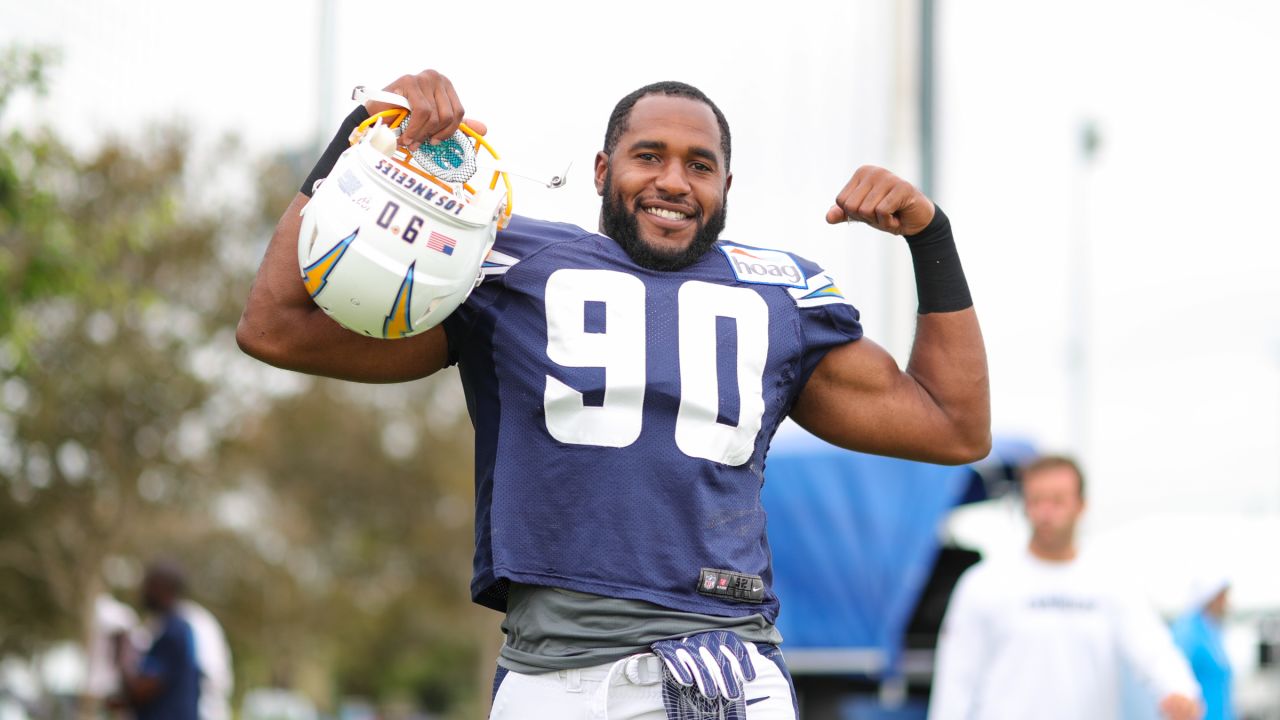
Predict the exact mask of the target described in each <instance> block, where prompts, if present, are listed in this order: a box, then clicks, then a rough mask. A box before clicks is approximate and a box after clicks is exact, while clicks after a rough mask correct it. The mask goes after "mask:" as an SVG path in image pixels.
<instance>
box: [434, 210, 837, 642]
mask: <svg viewBox="0 0 1280 720" xmlns="http://www.w3.org/2000/svg"><path fill="white" fill-rule="evenodd" d="M483 272H484V278H483V280H484V281H483V282H482V283H481V285H480V286H479V287H478V288H476V290H475V292H473V293H472V294H471V297H470V298H468V300H467V302H466V303H465V304H464V305H463V306H462V307H460V308H459V309H458V310H457V311H456V312H454V313H453V315H451V316H450V317H449V319H448V320H446V321H445V330H446V332H447V334H448V338H449V349H450V357H451V361H456V362H457V363H458V364H459V368H460V370H461V376H462V383H463V388H464V391H465V393H466V398H467V407H468V410H469V411H470V413H471V419H472V422H473V424H474V425H475V430H476V555H475V567H474V570H475V576H474V579H473V581H472V586H471V590H472V595H473V597H474V598H475V600H476V602H478V603H480V604H483V605H486V606H488V607H492V608H495V609H498V610H503V609H504V608H505V604H506V587H507V584H508V582H510V581H515V582H520V583H528V584H533V585H547V586H552V587H559V588H565V589H569V590H577V591H581V592H589V593H594V594H597V595H606V596H612V597H621V598H629V599H633V600H644V601H647V602H651V603H655V604H657V605H661V606H664V607H668V608H673V609H676V610H683V611H687V612H698V613H706V614H712V615H721V616H742V615H748V614H751V613H756V612H759V613H763V614H764V615H765V616H766V617H767V618H768V619H769V620H770V621H771V622H772V621H773V620H774V619H775V618H776V616H777V609H778V603H777V599H776V597H775V596H774V595H773V593H772V591H771V590H770V589H769V583H770V580H771V573H770V570H769V544H768V541H767V540H766V538H765V514H764V510H763V508H762V507H761V505H760V487H761V485H762V483H763V482H764V460H765V452H766V451H767V449H768V446H769V441H770V439H771V438H772V437H773V434H774V431H775V430H776V429H777V427H778V424H779V423H780V422H781V421H782V419H783V418H784V417H785V416H786V414H787V412H788V411H789V410H790V409H791V406H792V404H793V403H794V402H795V399H796V397H797V395H798V393H799V391H800V389H801V388H802V387H803V386H804V383H805V381H806V380H807V379H808V377H809V375H810V373H811V372H812V371H813V369H814V367H815V366H816V365H817V364H818V361H819V360H821V359H822V357H823V355H824V354H825V353H826V352H827V351H828V350H829V349H830V348H832V347H834V346H836V345H840V344H843V343H847V342H850V341H852V340H856V339H858V338H859V337H861V335H862V329H861V326H860V325H859V323H858V313H857V310H855V309H854V308H853V307H852V306H851V305H850V304H849V303H848V302H847V301H846V300H845V299H844V297H843V296H842V295H841V293H840V290H839V288H838V287H837V286H836V284H835V282H834V281H833V280H832V279H831V278H830V276H829V275H827V274H826V273H824V272H823V271H822V270H821V269H820V268H818V267H817V266H816V265H814V264H812V263H810V262H807V261H805V260H802V259H800V258H797V257H795V256H793V255H791V254H789V253H785V252H781V251H777V250H765V249H760V248H752V247H747V246H743V245H738V244H735V243H730V242H725V241H720V242H717V243H716V245H715V247H714V248H713V249H711V250H709V251H708V252H707V253H706V254H705V255H704V256H703V257H702V258H701V259H700V260H699V261H698V262H697V263H695V264H694V265H692V266H690V267H688V268H685V269H684V270H680V271H674V272H672V271H665V272H664V271H656V270H648V269H645V268H642V267H640V266H638V265H636V264H635V263H634V262H632V261H631V259H630V258H629V257H628V256H627V254H626V253H625V252H624V251H623V250H622V248H621V247H619V246H618V244H617V243H615V242H614V241H613V240H611V239H609V238H607V237H604V236H602V235H598V234H596V233H592V232H588V231H586V230H583V229H581V228H578V227H575V226H572V225H565V224H559V223H547V222H541V221H536V220H530V219H527V218H520V217H517V218H513V219H512V221H511V225H510V227H508V228H507V230H505V231H503V232H501V233H499V234H498V239H497V242H496V244H495V245H494V248H493V252H492V253H490V255H489V258H488V259H487V260H486V262H485V268H484V271H483Z"/></svg>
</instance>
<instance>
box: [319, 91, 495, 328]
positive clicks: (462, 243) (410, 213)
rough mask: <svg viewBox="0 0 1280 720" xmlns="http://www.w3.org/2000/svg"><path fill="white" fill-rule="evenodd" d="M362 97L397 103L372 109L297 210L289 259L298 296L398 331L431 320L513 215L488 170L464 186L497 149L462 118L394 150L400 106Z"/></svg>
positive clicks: (475, 272)
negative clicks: (453, 126)
mask: <svg viewBox="0 0 1280 720" xmlns="http://www.w3.org/2000/svg"><path fill="white" fill-rule="evenodd" d="M358 90H360V89H358ZM370 97H373V98H374V99H376V100H380V101H388V102H392V103H394V104H396V105H399V106H401V107H402V108H406V109H402V110H388V111H385V112H381V113H377V114H375V115H373V116H372V117H370V118H369V119H368V120H367V121H365V122H364V123H362V124H361V125H360V126H359V127H357V128H356V130H355V131H354V132H353V133H352V135H351V143H352V145H351V147H350V148H349V149H347V150H346V151H345V152H344V153H342V155H341V156H340V157H339V158H338V162H337V164H335V165H334V167H333V170H332V172H330V173H329V176H328V178H326V179H325V181H324V182H322V183H320V185H319V187H317V188H316V190H315V193H314V195H313V196H312V198H311V201H310V202H308V203H307V204H306V206H305V207H303V209H302V229H301V232H300V233H299V236H298V265H299V268H300V270H301V272H302V280H303V283H304V284H305V285H306V288H307V292H309V293H311V297H312V299H313V300H315V302H316V304H317V305H319V306H320V307H321V308H323V309H324V311H325V312H326V313H328V314H329V316H330V317H332V318H333V319H334V320H336V321H338V323H340V324H341V325H343V326H344V327H346V328H348V329H350V330H354V331H355V332H358V333H363V334H365V335H368V336H370V337H375V338H388V339H393V338H403V337H409V336H412V335H417V334H418V333H421V332H424V331H426V330H428V329H430V328H432V327H435V326H436V325H439V324H440V323H441V322H442V321H443V320H444V319H445V318H446V317H447V316H448V315H449V314H450V313H452V312H453V311H454V310H455V309H456V308H457V307H458V306H459V305H461V304H462V302H463V301H464V300H466V299H467V296H468V295H469V294H471V291H472V289H474V288H475V286H476V285H477V284H478V281H479V278H480V266H481V263H483V262H484V259H485V256H486V255H488V253H489V249H490V248H491V247H493V241H494V238H495V236H496V234H497V231H498V230H499V229H500V228H502V227H505V226H506V223H507V221H508V220H509V219H510V217H511V182H510V180H509V179H508V177H507V174H506V173H505V172H502V171H501V170H493V171H492V175H491V176H490V177H488V178H486V180H487V182H482V183H479V185H480V187H479V190H477V189H476V188H475V187H473V186H472V185H471V184H470V181H472V180H474V179H476V178H474V177H473V176H474V175H475V174H477V163H476V156H477V154H478V152H479V150H480V149H484V150H485V151H486V152H487V153H488V154H489V155H490V156H492V158H493V159H494V161H496V160H497V159H498V155H497V154H496V153H495V152H494V151H493V148H492V147H490V146H489V143H487V142H486V141H485V140H484V138H482V137H481V136H480V135H478V134H476V133H475V132H473V131H472V130H471V129H470V128H468V127H467V126H466V125H463V126H462V128H461V130H459V131H458V132H457V133H456V134H455V135H454V137H453V138H450V139H449V140H446V141H444V142H442V143H440V144H439V145H436V146H427V145H423V146H422V148H420V149H418V150H416V151H414V152H413V153H412V154H410V153H408V152H406V151H404V150H402V149H398V148H397V146H396V140H395V138H396V136H397V135H398V134H399V130H400V128H401V125H402V124H403V123H404V122H405V120H406V118H407V117H408V112H407V108H408V102H407V101H406V100H405V99H404V98H403V97H400V96H398V95H393V94H391V93H385V92H380V93H376V94H375V93H370ZM483 172H484V174H485V175H488V174H489V171H483ZM499 183H501V184H499Z"/></svg>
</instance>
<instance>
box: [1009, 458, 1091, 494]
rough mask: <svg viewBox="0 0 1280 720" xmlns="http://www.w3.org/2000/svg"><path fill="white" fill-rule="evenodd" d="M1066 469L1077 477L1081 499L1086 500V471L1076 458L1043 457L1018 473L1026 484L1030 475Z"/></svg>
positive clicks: (1024, 466) (1023, 467) (1025, 466)
mask: <svg viewBox="0 0 1280 720" xmlns="http://www.w3.org/2000/svg"><path fill="white" fill-rule="evenodd" d="M1061 468H1066V469H1068V470H1070V471H1071V472H1072V473H1074V474H1075V476H1076V483H1077V489H1078V490H1079V491H1080V499H1081V500H1083V499H1084V471H1083V470H1081V469H1080V463H1078V462H1076V461H1075V458H1071V457H1068V456H1066V455H1042V456H1040V457H1038V458H1036V459H1035V460H1032V461H1031V462H1029V463H1027V464H1026V465H1023V466H1022V470H1021V472H1019V473H1018V475H1019V479H1020V480H1021V481H1023V482H1026V479H1027V476H1028V475H1034V474H1036V473H1038V472H1042V471H1045V470H1058V469H1061Z"/></svg>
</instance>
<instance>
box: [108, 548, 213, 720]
mask: <svg viewBox="0 0 1280 720" xmlns="http://www.w3.org/2000/svg"><path fill="white" fill-rule="evenodd" d="M185 587H186V582H185V579H184V576H183V573H182V570H181V568H179V567H178V566H177V565H176V564H173V563H170V562H157V563H155V564H153V565H152V566H151V567H149V568H148V569H147V574H146V577H145V578H144V579H143V581H142V603H143V605H144V606H145V607H146V609H147V610H148V611H149V612H150V613H151V614H152V620H153V623H154V624H153V625H152V629H153V637H154V638H155V639H154V640H153V641H152V643H151V647H150V648H148V649H147V652H146V653H145V654H144V655H143V656H142V659H141V661H139V662H136V663H135V662H131V661H130V659H129V657H128V651H127V649H126V648H125V647H124V646H123V644H121V646H120V647H119V648H117V652H116V662H117V664H118V665H119V666H120V674H121V698H120V702H119V703H118V705H120V706H123V707H127V708H131V709H132V710H133V712H134V715H135V717H136V718H137V720H198V717H199V715H198V708H199V703H200V670H199V669H198V666H197V664H196V654H195V634H194V632H193V631H192V629H191V624H190V623H189V622H187V621H186V620H185V619H184V618H183V617H182V616H181V614H179V612H178V602H179V600H181V599H182V596H183V593H184V590H185Z"/></svg>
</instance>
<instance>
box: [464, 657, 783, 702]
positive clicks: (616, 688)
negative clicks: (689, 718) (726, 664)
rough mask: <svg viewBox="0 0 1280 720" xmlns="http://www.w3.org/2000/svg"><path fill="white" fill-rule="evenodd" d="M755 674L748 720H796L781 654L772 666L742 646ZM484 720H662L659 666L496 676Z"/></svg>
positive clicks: (631, 661)
mask: <svg viewBox="0 0 1280 720" xmlns="http://www.w3.org/2000/svg"><path fill="white" fill-rule="evenodd" d="M746 646H747V652H748V653H750V654H751V662H752V664H753V665H754V666H755V669H756V679H755V680H752V681H751V682H749V683H747V720H796V708H795V700H794V698H793V695H792V689H791V678H790V677H789V676H788V675H787V673H786V672H785V671H784V670H783V665H782V664H781V653H780V652H778V650H777V649H776V648H772V647H768V648H767V652H768V654H769V655H770V656H775V657H777V660H776V661H775V660H772V659H770V658H769V657H766V656H765V655H762V654H761V653H760V650H759V649H757V647H756V645H755V644H754V643H746ZM496 685H497V687H496V691H495V694H494V698H493V709H492V710H491V711H490V712H489V720H666V718H667V712H666V710H665V709H664V708H663V705H662V661H661V660H659V659H658V657H657V656H656V655H653V654H652V653H644V654H641V655H632V656H631V657H628V658H623V659H622V660H619V661H617V662H615V663H606V664H604V665H595V666H592V667H587V668H582V669H578V670H560V671H553V672H547V673H539V674H537V675H526V674H523V673H517V672H506V673H505V674H503V672H502V671H499V677H498V679H497V682H496Z"/></svg>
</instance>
